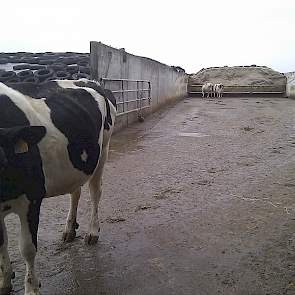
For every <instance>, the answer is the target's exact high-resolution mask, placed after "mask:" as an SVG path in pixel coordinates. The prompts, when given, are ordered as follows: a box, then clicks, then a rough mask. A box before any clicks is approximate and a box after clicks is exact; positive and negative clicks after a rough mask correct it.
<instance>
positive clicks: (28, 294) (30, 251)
mask: <svg viewBox="0 0 295 295" xmlns="http://www.w3.org/2000/svg"><path fill="white" fill-rule="evenodd" d="M40 206H41V201H39V200H34V201H30V202H29V204H28V206H27V210H24V212H21V213H20V214H19V218H20V222H21V238H20V252H21V255H22V257H23V258H24V260H25V264H26V276H25V295H37V294H40V293H39V281H38V279H37V277H36V274H35V266H34V264H35V257H36V253H37V232H38V226H39V214H40Z"/></svg>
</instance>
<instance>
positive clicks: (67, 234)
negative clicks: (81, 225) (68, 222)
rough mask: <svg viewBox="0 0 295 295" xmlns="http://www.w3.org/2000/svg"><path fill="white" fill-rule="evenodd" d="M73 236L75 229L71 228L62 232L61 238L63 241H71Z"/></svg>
mask: <svg viewBox="0 0 295 295" xmlns="http://www.w3.org/2000/svg"><path fill="white" fill-rule="evenodd" d="M75 237H76V231H75V230H71V231H69V232H64V233H63V234H62V240H63V242H64V243H70V242H73V241H74V239H75Z"/></svg>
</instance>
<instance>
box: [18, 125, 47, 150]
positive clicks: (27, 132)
mask: <svg viewBox="0 0 295 295" xmlns="http://www.w3.org/2000/svg"><path fill="white" fill-rule="evenodd" d="M45 134H46V128H45V127H44V126H26V127H23V128H21V129H20V130H19V132H18V134H17V137H16V139H17V140H18V141H20V140H23V141H25V142H26V143H27V144H28V145H29V146H31V145H35V144H37V143H38V142H39V141H40V140H41V139H42V138H43V137H44V136H45Z"/></svg>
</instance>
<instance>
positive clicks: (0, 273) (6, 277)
mask: <svg viewBox="0 0 295 295" xmlns="http://www.w3.org/2000/svg"><path fill="white" fill-rule="evenodd" d="M7 243H8V240H7V231H6V226H5V222H4V217H3V216H1V217H0V294H1V295H2V294H9V293H10V291H11V289H12V285H11V279H12V278H13V277H14V273H13V271H12V267H11V263H10V259H9V254H8V251H7Z"/></svg>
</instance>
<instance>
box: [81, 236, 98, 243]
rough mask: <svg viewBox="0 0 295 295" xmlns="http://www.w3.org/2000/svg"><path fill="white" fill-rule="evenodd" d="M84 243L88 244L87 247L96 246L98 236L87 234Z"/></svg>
mask: <svg viewBox="0 0 295 295" xmlns="http://www.w3.org/2000/svg"><path fill="white" fill-rule="evenodd" d="M84 241H85V244H87V245H94V244H96V243H97V241H98V236H95V235H93V234H87V235H86V236H85V239H84Z"/></svg>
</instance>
